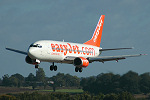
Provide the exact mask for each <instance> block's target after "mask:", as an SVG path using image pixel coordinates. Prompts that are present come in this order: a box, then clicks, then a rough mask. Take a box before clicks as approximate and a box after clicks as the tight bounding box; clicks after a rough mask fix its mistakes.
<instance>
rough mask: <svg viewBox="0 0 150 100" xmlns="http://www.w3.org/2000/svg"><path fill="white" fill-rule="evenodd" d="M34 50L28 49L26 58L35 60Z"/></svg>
mask: <svg viewBox="0 0 150 100" xmlns="http://www.w3.org/2000/svg"><path fill="white" fill-rule="evenodd" d="M35 51H36V49H35V48H29V49H28V56H29V57H31V58H35V53H36V52H35Z"/></svg>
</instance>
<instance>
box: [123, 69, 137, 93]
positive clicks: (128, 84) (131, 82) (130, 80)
mask: <svg viewBox="0 0 150 100" xmlns="http://www.w3.org/2000/svg"><path fill="white" fill-rule="evenodd" d="M120 84H121V88H122V90H123V91H128V92H131V93H140V89H139V76H138V73H135V72H132V71H129V72H128V73H126V74H124V75H123V76H122V77H121V80H120Z"/></svg>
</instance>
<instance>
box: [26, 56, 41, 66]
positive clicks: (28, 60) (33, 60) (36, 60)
mask: <svg viewBox="0 0 150 100" xmlns="http://www.w3.org/2000/svg"><path fill="white" fill-rule="evenodd" d="M25 61H26V62H27V63H28V64H33V65H37V64H40V61H39V60H38V59H31V58H30V57H29V56H26V59H25Z"/></svg>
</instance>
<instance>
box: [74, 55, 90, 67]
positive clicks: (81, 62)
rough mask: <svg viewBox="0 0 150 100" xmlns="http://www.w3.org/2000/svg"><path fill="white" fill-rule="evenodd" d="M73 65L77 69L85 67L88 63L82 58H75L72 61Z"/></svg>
mask: <svg viewBox="0 0 150 100" xmlns="http://www.w3.org/2000/svg"><path fill="white" fill-rule="evenodd" d="M73 64H74V66H77V67H87V66H88V65H89V61H88V60H87V59H86V58H84V57H77V58H75V59H74V61H73Z"/></svg>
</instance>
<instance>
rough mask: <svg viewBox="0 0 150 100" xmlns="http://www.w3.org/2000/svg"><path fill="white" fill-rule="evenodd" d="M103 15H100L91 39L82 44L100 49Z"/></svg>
mask: <svg viewBox="0 0 150 100" xmlns="http://www.w3.org/2000/svg"><path fill="white" fill-rule="evenodd" d="M104 18H105V15H101V17H100V19H99V21H98V24H97V26H96V29H95V31H94V33H93V36H92V38H91V39H90V40H89V41H87V42H85V43H84V44H87V45H93V46H97V47H100V43H101V37H102V30H103V24H104Z"/></svg>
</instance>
